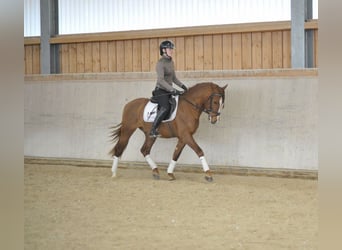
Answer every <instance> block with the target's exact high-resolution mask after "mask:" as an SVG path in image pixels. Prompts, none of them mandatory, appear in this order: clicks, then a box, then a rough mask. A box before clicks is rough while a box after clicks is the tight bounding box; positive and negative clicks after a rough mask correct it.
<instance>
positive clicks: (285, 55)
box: [283, 30, 291, 68]
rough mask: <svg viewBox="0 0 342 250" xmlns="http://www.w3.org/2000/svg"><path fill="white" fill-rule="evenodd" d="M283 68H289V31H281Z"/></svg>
mask: <svg viewBox="0 0 342 250" xmlns="http://www.w3.org/2000/svg"><path fill="white" fill-rule="evenodd" d="M283 68H291V31H289V30H284V31H283Z"/></svg>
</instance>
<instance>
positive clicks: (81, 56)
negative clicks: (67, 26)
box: [76, 43, 85, 73]
mask: <svg viewBox="0 0 342 250" xmlns="http://www.w3.org/2000/svg"><path fill="white" fill-rule="evenodd" d="M76 53H77V55H76V57H77V58H76V61H77V73H84V72H85V49H84V43H77V45H76Z"/></svg>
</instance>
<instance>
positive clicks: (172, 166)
mask: <svg viewBox="0 0 342 250" xmlns="http://www.w3.org/2000/svg"><path fill="white" fill-rule="evenodd" d="M184 146H185V143H184V142H183V141H181V140H179V139H178V143H177V146H176V148H175V151H174V152H173V156H172V160H171V161H170V163H169V166H168V168H167V175H168V176H169V180H170V181H173V180H175V179H176V177H175V175H174V174H173V172H174V169H175V167H176V163H177V160H178V158H179V156H180V154H181V153H182V151H183V148H184Z"/></svg>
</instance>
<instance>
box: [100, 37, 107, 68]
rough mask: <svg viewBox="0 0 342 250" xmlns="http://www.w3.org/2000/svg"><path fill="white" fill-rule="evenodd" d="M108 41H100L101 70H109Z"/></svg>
mask: <svg viewBox="0 0 342 250" xmlns="http://www.w3.org/2000/svg"><path fill="white" fill-rule="evenodd" d="M108 57H109V54H108V42H100V71H101V72H108V71H109V60H108Z"/></svg>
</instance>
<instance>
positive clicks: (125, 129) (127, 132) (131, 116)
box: [110, 82, 227, 182]
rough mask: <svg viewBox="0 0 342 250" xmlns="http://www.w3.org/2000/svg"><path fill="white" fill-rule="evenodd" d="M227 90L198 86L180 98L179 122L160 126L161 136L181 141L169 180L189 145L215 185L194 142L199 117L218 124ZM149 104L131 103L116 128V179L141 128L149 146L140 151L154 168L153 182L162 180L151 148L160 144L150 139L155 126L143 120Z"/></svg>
mask: <svg viewBox="0 0 342 250" xmlns="http://www.w3.org/2000/svg"><path fill="white" fill-rule="evenodd" d="M226 87H227V85H225V86H224V87H220V86H218V85H217V84H215V83H212V82H204V83H198V84H196V85H194V86H192V87H191V88H189V90H188V91H187V92H185V93H183V94H181V95H180V96H179V103H178V110H177V115H176V117H175V119H174V120H172V121H169V122H162V123H161V124H160V126H159V133H160V136H161V137H162V138H172V137H177V138H178V142H177V146H176V148H175V150H174V153H173V157H172V160H171V162H170V164H169V166H168V168H167V173H168V176H169V180H175V176H174V174H173V171H174V169H175V167H176V163H177V160H178V158H179V156H180V154H181V152H182V150H183V148H184V146H185V145H188V146H189V147H190V148H192V149H193V150H194V151H195V153H196V154H197V155H198V157H199V159H200V161H201V164H202V167H203V171H204V172H205V179H206V180H207V181H209V182H211V181H213V177H212V173H211V171H210V168H209V166H208V163H207V161H206V159H205V157H204V153H203V150H202V149H201V148H200V146H198V144H197V143H196V141H195V140H194V138H193V134H194V133H195V132H196V130H197V128H198V126H199V117H200V115H201V114H202V112H205V113H207V114H208V119H209V121H210V122H211V123H212V124H215V123H216V122H217V121H218V119H219V116H220V111H221V109H222V108H223V106H224V99H225V89H226ZM148 101H149V99H147V98H138V99H135V100H133V101H130V102H129V103H127V104H126V105H125V107H124V110H123V114H122V120H121V123H120V124H118V125H116V126H114V127H112V129H113V131H112V134H111V137H112V139H113V142H115V141H117V143H116V145H115V146H114V147H113V149H112V150H111V151H110V154H111V155H112V156H113V165H112V174H113V177H115V176H116V170H117V167H118V162H119V157H120V156H121V155H122V153H123V151H124V150H125V148H126V146H127V144H128V141H129V138H130V137H131V135H132V134H133V133H134V131H135V130H136V129H137V128H139V129H140V130H141V131H142V132H143V133H144V134H145V142H144V144H143V146H142V147H141V149H140V151H141V153H142V154H143V156H144V157H145V160H146V161H147V162H148V164H149V165H150V167H151V168H152V175H153V178H154V179H159V171H158V167H157V165H156V163H155V162H154V161H153V160H152V159H151V157H150V152H151V148H152V146H153V144H154V142H155V141H156V138H151V137H149V132H150V130H151V126H152V123H151V122H145V121H144V120H143V111H144V107H145V105H146V104H147V102H148Z"/></svg>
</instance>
